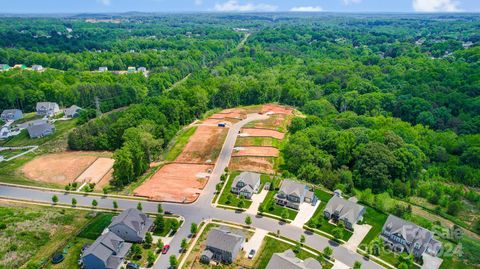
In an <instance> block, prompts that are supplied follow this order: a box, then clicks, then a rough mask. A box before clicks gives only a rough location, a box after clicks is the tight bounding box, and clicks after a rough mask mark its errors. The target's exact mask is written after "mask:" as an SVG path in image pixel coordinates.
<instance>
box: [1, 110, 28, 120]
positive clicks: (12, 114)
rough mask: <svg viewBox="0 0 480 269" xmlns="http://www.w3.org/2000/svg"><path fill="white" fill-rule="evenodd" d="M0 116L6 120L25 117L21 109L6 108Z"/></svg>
mask: <svg viewBox="0 0 480 269" xmlns="http://www.w3.org/2000/svg"><path fill="white" fill-rule="evenodd" d="M0 117H1V118H2V120H4V121H10V120H11V121H15V120H19V119H21V118H23V113H22V111H21V110H20V109H5V110H4V111H3V112H2V114H1V115H0Z"/></svg>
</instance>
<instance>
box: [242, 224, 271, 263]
mask: <svg viewBox="0 0 480 269" xmlns="http://www.w3.org/2000/svg"><path fill="white" fill-rule="evenodd" d="M267 233H268V231H266V230H263V229H255V233H254V234H253V236H252V238H250V240H248V242H247V243H245V245H243V249H244V250H245V257H248V253H249V252H250V250H252V249H254V250H255V255H257V253H258V249H259V248H260V246H261V245H262V242H263V238H265V235H267Z"/></svg>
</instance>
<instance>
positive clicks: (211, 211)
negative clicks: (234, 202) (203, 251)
mask: <svg viewBox="0 0 480 269" xmlns="http://www.w3.org/2000/svg"><path fill="white" fill-rule="evenodd" d="M267 117H268V116H265V115H260V114H249V115H248V117H247V118H246V119H244V120H242V121H240V122H238V123H236V124H234V125H233V126H232V127H231V128H230V130H229V132H228V135H227V137H226V139H225V143H224V145H223V148H222V150H221V152H220V155H219V157H218V160H217V162H216V165H215V168H214V170H213V172H212V175H211V177H210V180H209V181H208V183H207V185H206V186H205V188H204V190H203V192H202V194H201V195H200V197H199V198H198V199H197V201H195V202H194V203H192V204H174V203H162V205H163V208H164V210H168V211H171V212H173V213H174V214H177V215H180V216H182V217H184V218H185V222H184V224H183V226H182V227H181V228H180V229H179V230H178V232H177V233H176V234H175V236H174V238H173V239H172V241H171V242H170V252H169V253H168V255H161V257H160V258H159V259H158V260H157V262H156V263H155V265H154V266H153V268H156V269H166V268H168V267H169V256H170V255H177V257H178V256H179V255H180V243H181V241H182V239H183V238H187V237H188V236H189V234H190V224H191V223H193V222H195V223H199V222H201V221H203V220H206V219H219V220H225V221H230V222H236V223H243V222H244V220H245V217H246V216H251V218H252V220H253V223H252V225H251V226H253V227H256V228H260V229H263V230H266V231H269V232H273V233H277V231H280V234H281V235H282V236H284V237H287V238H289V239H291V240H295V241H296V240H298V239H299V238H300V236H301V235H304V236H305V238H306V241H305V245H306V246H308V247H311V248H314V249H316V250H319V251H322V250H323V249H324V248H325V247H326V246H330V247H331V248H332V249H333V250H334V251H333V257H334V258H335V259H336V260H338V261H341V262H342V263H343V264H346V265H348V266H350V267H353V264H354V263H355V261H357V260H358V261H361V262H362V263H363V264H362V268H368V269H377V268H383V267H381V266H380V265H378V264H376V263H374V262H372V261H370V260H365V259H364V258H363V256H361V255H360V254H358V253H356V252H353V251H351V250H349V249H347V248H345V247H344V246H342V245H338V244H337V243H335V242H332V241H331V240H329V239H327V238H325V237H322V236H320V235H317V234H312V233H309V232H307V231H305V230H303V229H302V228H300V227H296V226H293V225H291V224H287V223H283V222H279V221H278V220H274V219H271V218H267V217H261V216H256V215H254V214H247V213H246V212H234V211H231V210H226V209H221V208H215V207H213V206H212V200H213V197H214V195H215V190H216V189H215V186H216V185H217V184H218V183H219V182H220V175H221V174H222V173H223V171H224V169H225V167H227V165H228V163H229V162H230V158H231V155H232V152H233V147H234V145H235V141H236V138H237V135H238V133H239V131H240V129H241V127H242V126H244V125H245V124H247V123H249V122H251V121H254V120H260V119H266V118H267ZM53 195H57V196H58V198H59V203H63V204H71V201H72V198H74V197H75V199H76V200H77V205H78V206H87V207H88V206H90V205H91V204H92V200H94V199H95V200H97V202H98V207H102V208H113V201H117V203H118V207H119V209H127V208H132V207H136V206H137V204H138V203H139V200H132V199H126V198H125V199H124V198H115V197H109V196H106V197H105V196H103V197H100V196H92V195H82V194H75V193H66V192H64V191H60V190H59V191H54V190H40V189H34V188H28V187H19V186H7V185H0V197H2V198H5V199H17V200H18V199H20V200H26V201H32V202H38V203H48V204H50V203H51V198H52V196H53ZM140 202H141V203H142V207H143V211H144V212H147V213H148V212H151V213H156V212H157V206H158V203H157V202H150V201H140Z"/></svg>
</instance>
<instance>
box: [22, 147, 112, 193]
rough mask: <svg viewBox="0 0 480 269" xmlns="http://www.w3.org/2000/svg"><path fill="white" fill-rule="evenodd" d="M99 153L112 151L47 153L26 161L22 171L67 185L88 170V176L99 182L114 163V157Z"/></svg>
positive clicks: (34, 176) (33, 176) (42, 180)
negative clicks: (106, 164)
mask: <svg viewBox="0 0 480 269" xmlns="http://www.w3.org/2000/svg"><path fill="white" fill-rule="evenodd" d="M99 155H101V156H108V155H110V153H100V152H80V151H78V152H73V151H72V152H61V153H52V154H47V155H43V156H40V157H37V158H35V159H33V160H32V161H30V162H28V163H26V164H25V165H24V166H23V167H22V169H21V171H22V173H23V174H24V175H25V176H26V177H27V178H29V179H32V180H36V181H41V182H47V183H55V184H61V185H67V184H68V183H71V182H73V181H74V180H75V179H76V178H77V177H79V176H80V175H81V174H82V173H84V172H87V173H86V174H85V175H86V176H91V178H92V179H93V178H95V179H97V182H98V181H100V179H102V178H103V176H104V175H105V174H106V173H107V172H108V171H109V170H110V168H111V164H113V160H112V159H110V158H98V156H99ZM97 159H100V162H99V163H98V164H97V165H94V166H92V164H95V163H96V162H97ZM104 163H108V167H105V165H104ZM90 168H92V169H90ZM107 168H108V169H107ZM100 170H101V171H100ZM97 172H99V173H97Z"/></svg>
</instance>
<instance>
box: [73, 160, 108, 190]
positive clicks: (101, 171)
mask: <svg viewBox="0 0 480 269" xmlns="http://www.w3.org/2000/svg"><path fill="white" fill-rule="evenodd" d="M113 162H114V160H113V159H110V158H98V159H97V160H96V161H95V162H94V163H92V165H90V166H89V167H88V168H87V169H85V171H83V173H82V174H81V175H80V176H78V177H77V178H76V179H75V182H80V183H83V182H89V183H95V184H97V183H98V182H100V181H101V180H102V178H103V177H104V176H105V175H107V173H108V171H110V170H111V169H112V167H113Z"/></svg>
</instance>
